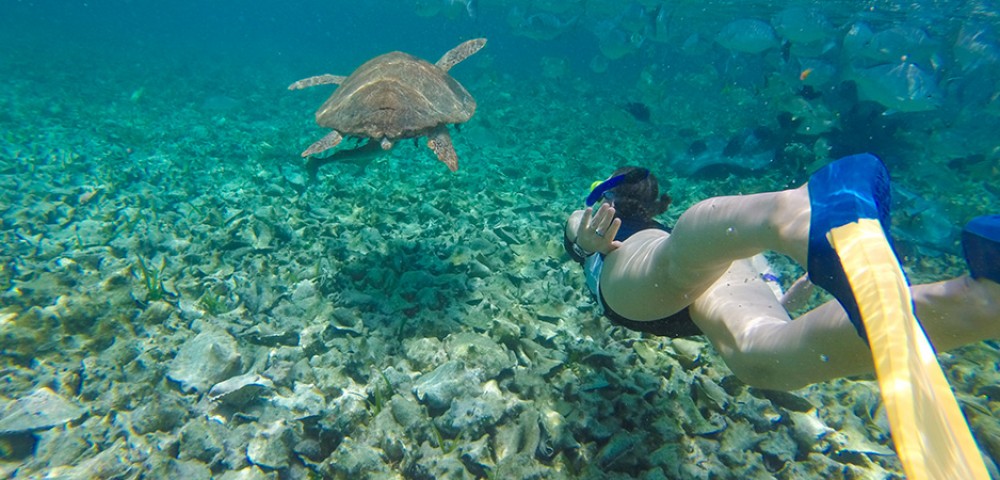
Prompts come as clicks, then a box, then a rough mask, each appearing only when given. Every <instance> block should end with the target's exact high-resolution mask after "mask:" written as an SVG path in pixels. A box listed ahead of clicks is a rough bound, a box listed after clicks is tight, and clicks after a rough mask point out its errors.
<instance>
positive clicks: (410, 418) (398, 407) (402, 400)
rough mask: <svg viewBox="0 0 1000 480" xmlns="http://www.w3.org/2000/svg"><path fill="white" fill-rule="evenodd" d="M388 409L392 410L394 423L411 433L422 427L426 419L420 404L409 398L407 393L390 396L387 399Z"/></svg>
mask: <svg viewBox="0 0 1000 480" xmlns="http://www.w3.org/2000/svg"><path fill="white" fill-rule="evenodd" d="M389 411H390V412H392V417H393V418H395V419H396V423H398V424H399V425H400V426H402V427H403V428H404V429H405V430H406V431H407V432H410V433H411V434H412V433H414V432H416V431H418V430H420V429H421V428H423V426H424V425H425V424H426V423H427V421H428V420H427V417H426V416H425V415H424V412H423V409H422V408H420V404H418V403H417V402H415V401H413V400H412V399H410V398H409V396H408V395H407V396H403V395H396V396H394V397H392V399H391V400H389Z"/></svg>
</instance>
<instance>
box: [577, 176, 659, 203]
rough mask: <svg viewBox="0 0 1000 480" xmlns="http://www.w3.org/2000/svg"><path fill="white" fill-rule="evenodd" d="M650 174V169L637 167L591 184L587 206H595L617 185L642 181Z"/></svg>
mask: <svg viewBox="0 0 1000 480" xmlns="http://www.w3.org/2000/svg"><path fill="white" fill-rule="evenodd" d="M648 176H649V169H646V168H637V169H635V170H631V171H629V172H626V173H622V174H619V175H615V176H613V177H611V178H609V179H607V180H605V181H603V182H600V183H597V182H594V184H592V185H591V189H590V194H589V195H587V206H588V207H590V206H593V205H594V204H595V203H597V202H598V201H599V200H600V199H601V197H603V196H604V194H605V193H608V191H609V190H611V189H612V188H615V187H617V186H618V185H621V184H623V183H636V182H641V181H643V180H645V179H646V177H648Z"/></svg>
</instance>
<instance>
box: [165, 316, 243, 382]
mask: <svg viewBox="0 0 1000 480" xmlns="http://www.w3.org/2000/svg"><path fill="white" fill-rule="evenodd" d="M240 358H241V356H240V353H239V352H238V351H237V349H236V339H234V338H233V337H232V336H231V335H229V334H228V333H226V332H224V331H220V330H206V331H204V332H201V333H199V334H198V336H196V337H194V339H192V340H191V341H189V342H187V343H185V344H184V346H182V347H181V349H180V351H178V352H177V356H176V357H174V359H173V361H171V362H170V366H169V368H168V370H167V378H169V379H170V380H173V381H174V382H177V383H178V384H180V387H181V390H182V391H183V392H185V393H190V392H192V391H195V390H197V391H204V390H207V389H208V388H209V387H211V386H212V385H214V384H216V383H218V382H220V381H222V380H224V379H226V378H228V377H229V376H230V375H232V373H233V371H234V370H236V369H238V368H239V366H240Z"/></svg>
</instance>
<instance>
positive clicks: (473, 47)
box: [434, 38, 486, 72]
mask: <svg viewBox="0 0 1000 480" xmlns="http://www.w3.org/2000/svg"><path fill="white" fill-rule="evenodd" d="M484 45H486V39H485V38H474V39H472V40H469V41H466V42H463V43H462V44H460V45H459V46H457V47H455V48H453V49H451V50H448V53H445V54H444V55H443V56H442V57H441V59H440V60H438V61H437V63H435V64H434V65H437V66H438V68H440V69H441V70H444V71H446V72H447V71H448V70H450V69H451V67H454V66H455V64H456V63H458V62H461V61H462V60H465V59H466V58H469V56H470V55H472V54H473V53H476V52H478V51H479V49H481V48H483V46H484Z"/></svg>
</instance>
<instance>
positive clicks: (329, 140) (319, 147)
mask: <svg viewBox="0 0 1000 480" xmlns="http://www.w3.org/2000/svg"><path fill="white" fill-rule="evenodd" d="M343 139H344V137H342V136H341V135H340V132H338V131H336V130H334V131H332V132H330V133H328V134H326V136H325V137H323V138H321V139H319V141H317V142H316V143H314V144H312V145H309V148H307V149H306V151H304V152H302V156H303V157H308V156H309V155H315V154H317V153H319V152H322V151H324V150H329V149H331V148H333V147H336V146H337V144H338V143H340V141H341V140H343Z"/></svg>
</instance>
